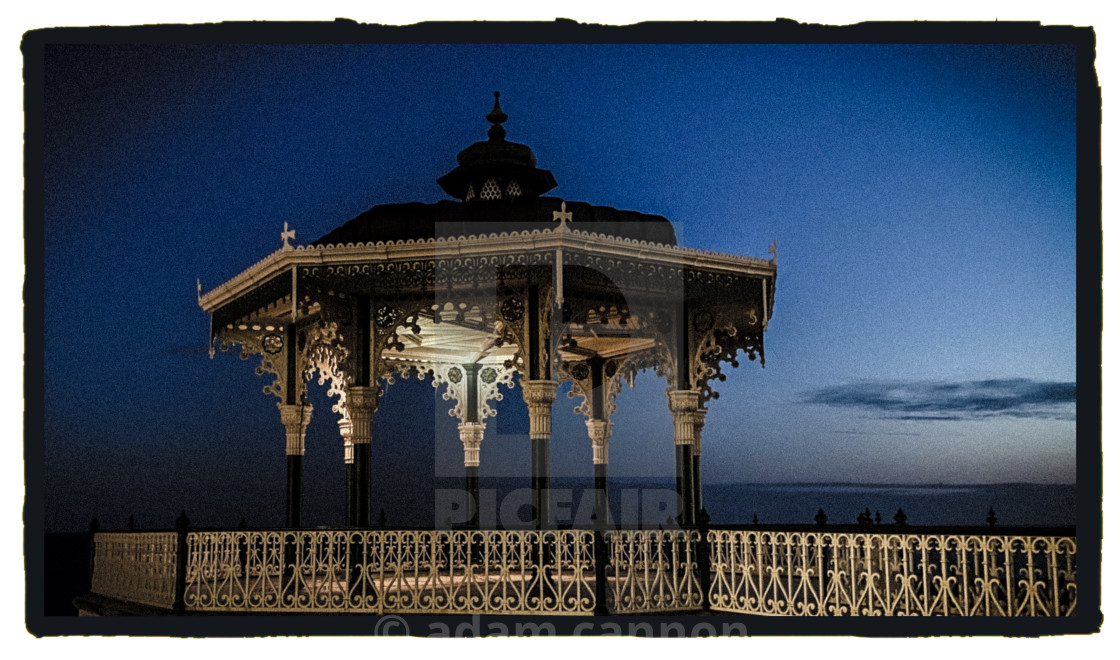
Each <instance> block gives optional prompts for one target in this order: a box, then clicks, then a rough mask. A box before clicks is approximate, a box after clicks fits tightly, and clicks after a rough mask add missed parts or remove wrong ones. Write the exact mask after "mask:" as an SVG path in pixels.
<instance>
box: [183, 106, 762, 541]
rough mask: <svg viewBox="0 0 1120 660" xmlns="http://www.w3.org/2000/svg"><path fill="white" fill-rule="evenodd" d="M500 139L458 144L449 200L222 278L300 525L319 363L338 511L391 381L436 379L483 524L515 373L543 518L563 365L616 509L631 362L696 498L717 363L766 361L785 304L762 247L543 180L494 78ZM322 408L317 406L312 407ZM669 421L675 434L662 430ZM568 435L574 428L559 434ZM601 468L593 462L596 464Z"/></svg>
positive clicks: (222, 328) (364, 469)
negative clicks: (649, 390) (612, 478)
mask: <svg viewBox="0 0 1120 660" xmlns="http://www.w3.org/2000/svg"><path fill="white" fill-rule="evenodd" d="M494 97H495V98H494V107H493V110H492V111H491V112H490V114H488V115H487V117H486V118H487V120H488V121H489V122H490V123H491V124H492V125H491V127H490V129H489V131H488V139H487V140H485V141H481V142H476V143H474V144H472V145H470V146H469V147H467V148H466V149H464V150H463V151H461V152H460V153H459V155H458V159H457V160H458V166H457V167H455V168H454V169H453V170H451V171H450V172H448V173H447V174H446V175H444V176H443V177H441V178H440V179H439V181H438V183H439V185H440V187H441V188H442V189H443V190H444V191H445V192H446V193H447V194H448V195H450V196H451V197H454V198H455V200H456V201H441V202H437V203H435V204H421V203H410V204H386V205H379V206H375V207H373V208H372V209H370V210H369V211H366V212H365V213H363V214H361V215H359V216H358V217H356V218H354V219H353V220H350V221H349V222H347V223H345V224H343V225H342V226H341V227H339V228H337V229H335V230H334V231H332V232H330V233H328V234H327V235H325V236H323V237H322V238H320V239H318V240H316V241H314V242H312V243H311V244H310V245H306V246H301V245H292V244H291V243H290V242H289V241H290V240H291V239H293V238H294V235H295V234H294V231H292V230H289V229H288V227H287V224H285V232H284V233H283V234H282V239H283V246H282V247H281V249H279V250H277V251H276V252H274V253H273V254H271V255H269V256H267V257H265V258H264V259H263V260H262V261H260V262H259V263H257V264H256V265H254V266H252V267H251V268H249V269H248V270H246V271H244V272H243V273H241V274H240V275H238V276H236V277H234V278H233V279H231V280H229V281H227V282H225V283H224V284H221V285H220V286H218V287H215V288H214V289H212V290H210V291H207V292H205V293H202V291H201V286H200V291H199V305H200V306H201V307H202V309H203V310H205V311H206V312H208V313H209V314H210V315H211V328H212V330H211V355H213V348H214V346H215V345H217V346H220V347H221V348H222V349H223V350H225V349H227V348H229V347H230V346H231V345H234V344H237V345H239V346H240V350H241V356H242V358H247V357H249V356H253V355H259V356H260V358H261V364H260V367H259V368H258V373H262V374H268V375H269V377H270V378H271V380H272V382H271V383H270V384H269V385H268V386H267V387H265V392H266V393H267V394H271V395H274V396H276V397H277V398H278V399H279V401H278V404H277V405H278V408H279V414H280V421H281V422H282V423H283V425H284V428H285V430H286V451H287V456H288V479H287V520H286V524H287V526H288V527H299V526H300V524H301V516H300V501H301V461H302V456H303V453H304V437H305V431H306V428H307V424H308V422H309V421H310V419H311V414H312V407H311V405H310V404H309V403H307V397H306V387H307V384H308V383H309V382H311V381H313V380H317V382H318V383H319V384H320V385H326V386H327V388H328V394H329V395H331V396H332V397H335V401H336V403H335V404H334V405H333V407H332V409H331V411H332V412H333V413H335V414H336V415H337V418H338V426H339V435H340V442H339V446H340V447H341V448H342V450H343V451H342V452H340V455H341V456H342V457H343V460H345V462H346V480H347V487H346V503H345V507H346V523H347V525H348V526H353V527H365V526H368V525H369V524H370V508H371V507H370V479H371V470H370V462H371V453H372V452H376V447H377V443H376V442H375V441H374V440H375V439H374V438H373V437H372V433H371V427H372V420H373V417H374V415H375V414H376V411H377V407H378V400H379V398H380V397H381V395H382V394H383V393H384V391H385V388H387V387H390V386H392V384H393V383H394V382H396V381H397V380H398V379H401V378H410V377H415V378H420V379H429V380H430V381H431V383H432V385H433V386H434V387H445V388H446V391H445V394H444V398H445V399H448V400H451V401H453V402H454V407H453V409H452V410H451V414H452V415H453V416H454V417H456V418H457V419H458V421H459V426H458V430H459V440H460V441H461V442H462V445H463V464H464V479H465V483H464V488H465V490H466V491H467V492H468V495H469V496H468V497H467V498H466V499H467V502H468V506H469V507H471V508H470V510H469V519H470V521H469V522H470V525H471V526H477V524H478V511H477V502H478V489H479V480H478V465H479V461H480V460H483V457H484V455H485V452H484V451H483V450H482V448H483V446H484V442H483V439H484V437H485V430H486V421H487V419H488V418H489V417H491V416H493V415H495V410H494V408H492V407H491V406H490V403H491V402H492V401H494V400H495V399H496V398H500V397H501V396H502V394H501V390H502V389H506V388H511V387H514V385H515V380H514V377H515V375H517V376H518V378H519V383H520V389H521V394H522V396H523V397H524V400H525V402H526V404H527V406H528V410H529V438H528V441H529V442H530V443H531V447H532V451H531V465H528V466H526V473H527V476H529V477H530V479H531V487H532V492H533V501H532V504H533V507H532V508H533V526H534V527H535V528H537V529H545V528H549V527H550V526H551V523H552V521H550V520H549V514H548V512H549V502H548V497H549V495H548V493H549V445H550V442H551V441H552V437H551V415H552V407H553V406H552V404H553V402H554V400H555V398H556V394H557V390H558V389H559V388H560V386H561V385H562V384H563V383H564V382H565V381H570V382H571V393H572V395H573V396H574V397H577V398H578V399H580V404H579V406H578V407H577V408H576V411H577V412H578V413H580V414H582V415H583V416H584V417H586V426H587V436H588V440H587V441H589V442H590V443H591V444H592V448H593V452H592V453H593V463H594V466H593V470H594V479H595V490H596V507H595V510H596V518H597V519H599V520H604V519H605V518H606V512H607V510H608V506H607V501H606V498H607V492H608V491H607V466H608V457H609V455H608V446H609V443H610V437H611V430H612V424H611V415H612V413H613V412H614V410H615V397H616V395H617V394H618V392H619V391H620V389H621V387H622V385H623V383H629V384H630V386H631V387H632V386H633V382H634V381H633V379H634V375H635V373H636V372H637V371H639V370H644V369H650V368H651V369H653V370H655V372H656V373H657V374H658V375H659V376H661V377H664V378H665V380H666V382H667V384H668V389H667V391H666V400H667V404H668V406H669V409H670V411H671V413H672V419H673V428H672V430H671V431H670V430H669V429H666V430H665V433H664V441H663V442H657V441H656V438H657V437H658V433H657V432H656V430H655V429H647V431H648V434H649V436H650V438H651V440H650V443H651V446H650V447H649V450H650V451H662V450H664V451H675V456H676V487H677V493H678V498H677V499H678V508H677V510H678V517H677V519H678V522H679V523H680V524H681V525H686V526H687V525H692V524H694V523H695V522H696V520H697V517H698V515H699V512H700V510H701V506H702V503H701V500H702V498H701V492H702V489H701V485H700V484H701V478H700V474H701V473H700V453H701V452H700V447H701V444H700V430H701V428H702V427H703V425H704V418H705V414H706V412H707V406H708V404H709V402H710V401H711V400H712V399H715V398H717V397H718V393H716V392H715V391H713V389H712V386H711V384H712V381H713V380H723V379H724V377H725V376H724V374H723V372H722V369H723V367H724V365H726V364H727V363H730V364H731V365H733V366H738V362H737V357H736V356H737V355H738V353H739V351H743V352H745V354H746V355H747V356H748V357H749V358H750V359H751V360H755V359H756V358H757V359H758V360H759V361H760V362H763V363H764V362H765V357H764V353H763V334H764V332H765V330H766V327H767V323H768V321H769V319H770V315H771V312H772V309H773V305H774V282H775V277H776V273H777V264H776V249H775V247H773V246H772V247H771V249H770V251H771V253H772V256H771V258H770V259H769V260H764V259H757V258H750V257H741V256H734V255H727V254H716V253H712V252H706V251H699V250H692V249H687V248H682V247H680V246H678V245H677V243H676V236H675V232H674V230H673V227H672V225H671V224H670V223H669V221H668V220H666V219H665V218H663V217H661V216H656V215H647V214H644V213H637V212H633V211H620V210H616V209H613V208H609V207H602V206H592V205H590V204H586V203H581V202H572V201H565V200H561V199H557V198H553V197H544V196H542V195H543V194H544V193H546V192H548V191H549V190H551V189H552V188H554V187H555V186H556V185H557V184H556V181H555V179H554V178H553V176H552V173H551V172H549V171H548V170H544V169H539V168H538V167H537V162H536V157H535V156H534V155H533V152H532V151H531V150H530V149H529V147H527V146H525V145H522V144H517V143H514V142H509V141H507V140H506V131H505V128H504V127H503V123H505V122H506V120H507V118H508V117H507V115H506V114H505V113H504V112H503V111H502V109H501V106H500V104H499V100H498V93H496V92H495V94H494ZM316 412H317V411H316ZM670 439H671V442H670ZM562 441H565V442H567V441H574V439H568V438H563V439H562ZM589 471H590V470H589Z"/></svg>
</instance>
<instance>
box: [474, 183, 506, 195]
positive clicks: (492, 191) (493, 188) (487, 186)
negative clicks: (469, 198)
mask: <svg viewBox="0 0 1120 660" xmlns="http://www.w3.org/2000/svg"><path fill="white" fill-rule="evenodd" d="M478 196H479V198H480V199H501V198H502V189H501V188H499V187H498V182H497V181H495V180H493V179H488V180H487V181H486V183H484V184H483V185H482V191H481V192H479V193H478Z"/></svg>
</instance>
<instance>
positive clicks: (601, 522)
mask: <svg viewBox="0 0 1120 660" xmlns="http://www.w3.org/2000/svg"><path fill="white" fill-rule="evenodd" d="M591 524H592V526H593V529H594V531H593V532H592V543H593V544H594V547H593V548H592V549H593V550H594V553H595V609H594V611H593V614H594V615H595V616H607V615H608V614H610V610H608V609H607V561H608V559H609V555H608V553H607V538H606V529H607V523H606V519H605V518H603V517H600V516H599V514H598V513H593V514H591Z"/></svg>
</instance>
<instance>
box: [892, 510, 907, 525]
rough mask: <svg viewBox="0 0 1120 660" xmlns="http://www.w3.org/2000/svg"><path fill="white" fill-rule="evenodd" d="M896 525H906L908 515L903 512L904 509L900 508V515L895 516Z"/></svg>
mask: <svg viewBox="0 0 1120 660" xmlns="http://www.w3.org/2000/svg"><path fill="white" fill-rule="evenodd" d="M894 524H896V525H905V524H906V514H905V513H903V512H902V507H899V509H898V513H896V514H894Z"/></svg>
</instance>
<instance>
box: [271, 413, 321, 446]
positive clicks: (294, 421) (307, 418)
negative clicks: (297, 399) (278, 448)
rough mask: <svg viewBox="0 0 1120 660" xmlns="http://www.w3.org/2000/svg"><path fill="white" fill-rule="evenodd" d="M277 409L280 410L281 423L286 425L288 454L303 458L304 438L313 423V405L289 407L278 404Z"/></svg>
mask: <svg viewBox="0 0 1120 660" xmlns="http://www.w3.org/2000/svg"><path fill="white" fill-rule="evenodd" d="M276 407H277V408H279V409H280V422H281V423H282V424H284V431H285V436H286V440H287V442H286V445H287V446H286V450H287V454H288V455H289V456H303V451H304V446H303V441H304V436H305V434H306V432H307V425H308V424H310V423H311V410H312V407H311V404H309V403H306V404H302V405H301V404H298V403H297V404H292V405H288V404H286V403H278V404H276Z"/></svg>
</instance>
